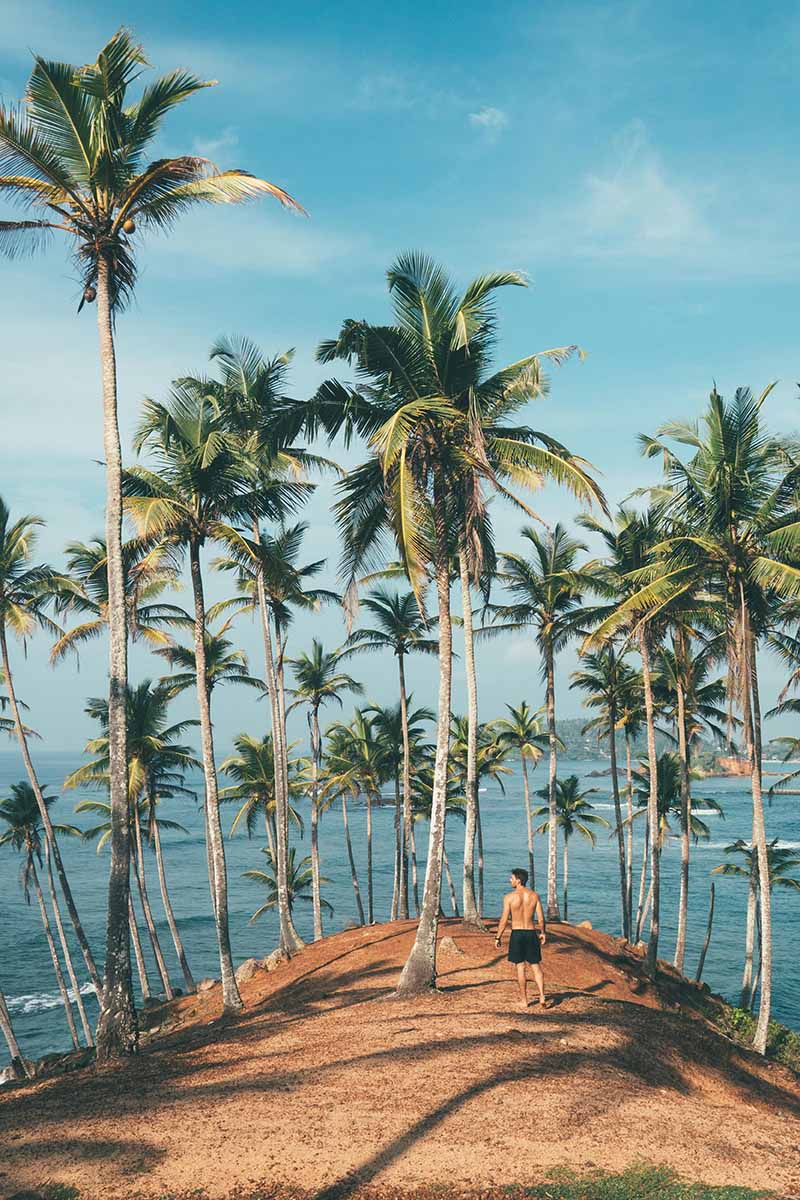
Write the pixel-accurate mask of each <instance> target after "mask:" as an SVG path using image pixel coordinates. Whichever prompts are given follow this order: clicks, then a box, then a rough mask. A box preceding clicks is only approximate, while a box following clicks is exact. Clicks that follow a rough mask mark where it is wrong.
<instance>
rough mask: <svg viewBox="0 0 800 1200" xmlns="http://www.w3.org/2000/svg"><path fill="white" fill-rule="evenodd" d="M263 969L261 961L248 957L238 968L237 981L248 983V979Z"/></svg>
mask: <svg viewBox="0 0 800 1200" xmlns="http://www.w3.org/2000/svg"><path fill="white" fill-rule="evenodd" d="M260 970H261V963H260V962H259V961H258V959H257V958H246V959H245V960H244V962H243V963H240V964H239V966H238V967H237V968H236V982H237V983H247V981H248V979H252V978H253V976H254V975H255V974H256V973H257V972H258V971H260Z"/></svg>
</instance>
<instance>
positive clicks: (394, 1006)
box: [0, 922, 800, 1200]
mask: <svg viewBox="0 0 800 1200" xmlns="http://www.w3.org/2000/svg"><path fill="white" fill-rule="evenodd" d="M441 934H442V935H445V934H451V935H453V936H455V938H456V940H457V942H458V944H459V946H460V947H462V948H463V950H464V951H465V954H464V955H463V956H457V955H453V954H443V953H440V959H439V966H440V971H441V975H440V979H439V984H440V990H439V991H437V992H435V993H431V994H430V995H426V996H424V997H422V998H420V999H415V1000H405V1001H398V1000H395V999H393V998H392V997H391V991H392V987H393V985H394V983H395V981H396V979H397V974H398V970H399V968H400V966H401V964H402V962H403V960H404V958H405V955H406V953H407V951H408V948H409V946H410V943H411V938H412V936H413V926H412V925H411V924H410V923H408V922H405V923H397V924H394V925H382V926H374V927H372V928H370V929H354V930H348V931H346V932H344V933H340V934H337V935H335V936H333V937H330V938H327V939H326V940H325V941H323V942H320V943H317V944H316V945H313V946H309V947H307V948H306V949H305V950H303V951H302V953H301V954H299V955H298V956H297V957H296V958H295V959H293V960H292V962H291V963H288V964H285V965H283V966H282V967H280V968H279V969H278V970H277V971H275V972H273V973H271V974H267V973H266V972H259V974H258V975H257V976H256V978H254V979H253V980H251V981H250V982H249V983H246V984H244V985H243V987H242V992H243V996H244V1000H245V1004H246V1009H245V1012H244V1014H243V1015H241V1016H240V1017H238V1018H236V1019H230V1018H220V1017H219V1015H218V1014H219V1004H220V1000H219V988H215V989H214V990H213V991H211V992H210V993H206V994H204V995H203V996H189V997H186V998H183V999H181V1000H179V1001H177V1002H176V1003H175V1004H174V1005H173V1006H171V1008H170V1014H171V1016H170V1019H174V1020H175V1021H176V1022H177V1025H176V1028H175V1030H174V1031H173V1032H171V1033H168V1034H162V1035H160V1036H158V1037H157V1038H153V1039H152V1040H151V1041H149V1043H147V1044H146V1045H145V1046H144V1047H143V1051H142V1053H141V1055H140V1057H139V1058H138V1059H136V1060H134V1061H132V1062H130V1063H129V1064H126V1065H124V1066H123V1067H121V1068H114V1069H107V1070H104V1071H97V1070H94V1069H88V1070H85V1071H83V1072H80V1073H76V1074H72V1075H68V1076H62V1077H60V1078H58V1079H52V1080H47V1081H43V1082H40V1083H36V1084H30V1085H25V1086H20V1087H15V1088H7V1089H4V1090H3V1093H2V1095H0V1194H2V1195H10V1194H13V1192H14V1191H17V1190H22V1189H23V1188H31V1187H34V1186H36V1185H41V1184H42V1182H43V1181H45V1180H54V1181H59V1182H62V1183H66V1184H72V1185H73V1186H75V1187H77V1188H79V1189H80V1195H81V1200H84V1198H85V1197H86V1198H91V1200H117V1198H120V1197H126V1198H128V1200H130V1198H132V1197H139V1196H147V1197H151V1196H152V1197H161V1196H167V1195H170V1194H189V1192H190V1191H192V1189H206V1191H207V1193H208V1195H209V1196H211V1197H214V1198H217V1197H223V1196H226V1195H227V1194H228V1193H230V1192H232V1191H233V1190H234V1189H236V1188H240V1189H242V1191H241V1193H240V1194H242V1195H244V1194H245V1193H246V1191H247V1189H248V1188H249V1187H250V1186H251V1185H255V1184H256V1183H257V1182H258V1183H263V1184H267V1185H285V1186H286V1187H287V1188H290V1189H301V1190H303V1191H307V1192H310V1193H312V1194H314V1195H317V1196H319V1197H320V1198H321V1200H322V1198H323V1197H324V1198H325V1200H328V1198H329V1197H331V1196H333V1195H334V1194H335V1195H343V1194H348V1193H349V1192H351V1191H356V1190H358V1189H360V1188H364V1187H369V1186H373V1185H374V1186H375V1187H378V1188H390V1189H395V1188H399V1189H409V1190H410V1189H413V1188H414V1187H415V1186H419V1187H423V1186H424V1187H432V1186H433V1187H445V1186H447V1187H449V1188H453V1189H457V1190H473V1189H480V1188H489V1187H492V1186H494V1185H507V1184H526V1183H528V1184H530V1183H533V1182H537V1181H539V1180H541V1179H542V1178H543V1176H544V1175H545V1174H546V1173H547V1172H548V1171H549V1169H551V1168H552V1167H554V1166H559V1165H567V1166H570V1167H573V1168H575V1169H577V1170H583V1169H587V1170H588V1169H590V1168H591V1167H593V1166H601V1167H604V1168H607V1169H609V1170H622V1169H623V1168H625V1167H626V1166H628V1165H629V1164H631V1163H632V1162H635V1161H636V1160H638V1159H642V1158H644V1159H647V1160H649V1161H651V1162H654V1163H659V1164H667V1165H670V1166H673V1167H675V1168H676V1169H677V1170H678V1171H679V1172H680V1173H681V1174H682V1175H684V1176H685V1177H687V1178H688V1179H696V1180H703V1181H705V1182H707V1183H712V1184H739V1185H747V1186H749V1187H752V1188H771V1189H774V1190H775V1191H776V1192H778V1193H780V1194H782V1195H785V1196H795V1195H800V1087H799V1086H798V1080H797V1077H796V1076H794V1075H793V1074H792V1073H791V1072H789V1071H788V1070H786V1069H784V1068H781V1067H779V1066H776V1065H774V1064H769V1063H766V1062H763V1061H761V1060H760V1059H758V1058H757V1057H756V1056H754V1055H752V1054H750V1053H748V1052H746V1051H744V1050H742V1049H740V1048H738V1047H736V1046H735V1045H733V1044H732V1043H731V1042H729V1041H728V1040H727V1039H725V1038H723V1037H721V1036H720V1035H718V1034H717V1033H715V1032H714V1031H713V1030H712V1029H711V1028H710V1027H709V1026H708V1025H707V1024H706V1023H705V1022H704V1021H703V1020H702V1019H701V1018H700V1017H699V1016H698V1015H697V1014H696V1013H693V1012H692V1011H691V1008H692V996H693V995H694V994H695V993H693V991H692V989H689V988H684V987H681V986H680V985H679V984H678V983H677V982H676V981H675V979H674V978H673V979H672V980H671V981H670V979H669V978H668V977H667V978H664V979H663V980H662V982H661V984H660V987H659V990H658V991H657V990H656V988H655V987H654V986H653V985H652V984H651V983H649V982H648V981H647V980H645V979H644V978H643V977H642V975H641V969H640V964H639V963H638V961H637V960H636V959H635V958H633V957H632V956H631V955H630V954H626V953H623V952H622V951H621V949H620V946H619V944H618V943H617V942H615V941H614V940H613V939H611V938H609V937H607V936H606V935H604V934H601V933H596V932H592V931H589V930H586V929H582V928H573V927H571V926H567V925H561V926H555V927H554V928H552V929H551V938H550V940H549V942H548V945H547V947H546V951H545V967H546V972H547V978H548V983H549V988H550V991H551V994H552V996H553V999H554V1007H553V1008H551V1009H550V1010H549V1011H547V1012H540V1011H539V1010H538V1007H534V1008H532V1009H531V1010H530V1014H525V1013H519V1012H516V1011H515V1010H514V1007H513V1006H514V1000H515V996H514V990H513V987H512V984H511V980H510V977H509V969H508V964H507V963H505V961H504V959H503V957H502V956H501V955H500V954H498V952H497V951H496V950H495V949H494V945H493V942H492V939H491V937H490V936H489V935H487V934H483V933H473V932H466V931H464V930H463V929H462V928H461V927H460V926H459V925H458V924H457V923H454V922H446V923H443V924H442V928H441ZM677 1002H680V1007H679V1006H678V1003H677ZM681 1009H682V1011H681ZM158 1019H159V1020H163V1019H164V1018H163V1015H162V1016H160V1017H159V1018H158Z"/></svg>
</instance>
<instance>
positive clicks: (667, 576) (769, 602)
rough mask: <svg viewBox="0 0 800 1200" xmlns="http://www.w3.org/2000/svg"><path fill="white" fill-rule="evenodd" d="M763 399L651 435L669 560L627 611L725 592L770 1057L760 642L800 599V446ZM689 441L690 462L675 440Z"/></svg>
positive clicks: (762, 1030)
mask: <svg viewBox="0 0 800 1200" xmlns="http://www.w3.org/2000/svg"><path fill="white" fill-rule="evenodd" d="M773 386H774V385H772V384H771V385H769V386H768V387H767V388H765V390H764V391H763V392H762V393H761V395H760V396H759V397H755V396H754V395H753V393H752V392H751V391H750V389H749V388H739V389H737V391H736V393H735V395H734V398H733V400H732V401H730V402H726V401H725V400H724V399H723V397H722V396H720V395H719V393H718V392H717V391H716V389H715V390H714V391H713V392H712V393H711V398H710V401H709V405H708V408H707V409H706V412H705V413H704V414H703V418H702V421H701V422H699V423H696V424H670V425H668V426H664V427H663V428H662V429H661V430H660V432H659V436H657V437H655V438H645V439H643V449H644V452H645V453H646V454H648V455H650V456H653V457H656V456H658V457H659V458H660V459H661V461H662V462H663V463H664V467H665V472H666V489H665V493H664V496H665V498H664V500H663V501H662V504H663V508H664V512H665V518H666V520H667V521H668V522H669V528H668V534H669V536H668V538H667V539H666V541H665V542H664V545H663V547H660V548H659V552H660V553H661V554H663V557H664V564H663V567H662V568H660V569H659V570H658V571H657V572H653V577H652V578H651V579H649V580H647V581H646V582H645V584H644V587H642V588H641V589H640V591H639V592H638V593H637V594H636V595H634V596H632V597H631V598H630V600H629V601H628V602H627V605H626V606H624V607H623V610H622V612H621V613H620V614H619V618H618V619H622V620H624V619H625V617H626V616H627V613H626V611H625V608H627V610H628V611H629V610H630V609H632V608H633V607H636V606H638V607H639V608H644V609H645V611H658V610H660V609H662V608H663V607H664V606H665V605H666V604H671V603H672V602H673V601H674V600H675V598H676V596H679V595H680V594H681V593H684V592H689V591H691V590H693V589H697V590H699V589H700V588H703V589H705V590H706V591H707V592H710V593H711V594H712V595H714V596H715V597H716V600H717V605H718V611H719V614H720V623H721V626H722V628H723V630H724V640H725V644H726V648H727V656H728V690H729V694H730V696H731V698H732V700H733V701H735V703H736V707H737V709H738V713H739V717H740V719H741V721H742V729H743V733H744V741H745V746H746V748H747V756H748V760H749V763H750V790H751V795H752V802H753V833H752V842H753V845H754V846H755V847H756V851H757V857H758V862H759V870H760V871H761V873H762V876H763V878H762V879H761V881H760V884H759V893H760V906H761V945H762V977H761V996H760V1003H759V1010H758V1021H757V1027H756V1036H755V1041H754V1045H755V1048H756V1050H757V1051H758V1052H759V1053H761V1054H763V1053H765V1051H766V1045H767V1030H768V1025H769V1014H770V1008H771V1003H772V923H771V909H770V892H769V887H768V884H767V878H768V861H767V835H766V828H765V822H764V803H763V790H762V731H761V723H762V717H761V705H760V699H759V680H758V661H757V655H758V648H759V645H760V644H762V643H763V642H764V641H765V639H766V638H767V637H768V636H769V634H770V632H771V629H772V627H773V626H774V624H775V621H776V609H779V607H780V605H781V603H782V602H785V601H787V600H790V601H793V600H795V599H796V598H797V596H798V594H800V575H798V571H797V567H796V565H795V564H796V562H797V558H798V549H800V520H799V519H798V518H800V509H798V505H797V486H796V485H797V478H798V471H799V470H800V467H798V466H797V465H796V462H795V458H794V449H793V447H792V446H789V445H787V444H786V443H784V442H782V441H781V440H780V439H778V438H775V437H773V436H771V435H770V433H769V431H768V430H767V428H766V426H765V424H764V421H763V418H762V413H761V410H762V407H763V404H764V402H765V400H766V398H767V396H768V395H769V393H770V392H771V390H772V387H773ZM672 440H674V441H676V442H677V443H678V445H679V446H688V447H689V449H690V451H691V457H690V458H689V459H688V461H684V459H682V458H681V457H680V456H679V454H678V453H677V452H676V451H675V450H673V449H672V448H671V446H670V445H669V442H670V441H672Z"/></svg>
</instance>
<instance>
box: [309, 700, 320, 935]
mask: <svg viewBox="0 0 800 1200" xmlns="http://www.w3.org/2000/svg"><path fill="white" fill-rule="evenodd" d="M320 749H321V748H320V736H319V709H318V708H316V707H315V708H314V710H313V713H312V716H311V770H312V776H311V902H312V907H313V909H314V941H315V942H318V941H319V939H320V938H321V937H322V896H321V891H322V888H321V884H320V865H319V763H320Z"/></svg>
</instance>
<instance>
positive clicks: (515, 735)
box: [494, 700, 548, 887]
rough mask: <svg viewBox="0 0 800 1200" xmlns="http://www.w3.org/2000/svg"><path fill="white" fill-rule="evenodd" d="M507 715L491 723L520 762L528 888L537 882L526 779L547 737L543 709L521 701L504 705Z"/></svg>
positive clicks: (536, 761) (542, 750)
mask: <svg viewBox="0 0 800 1200" xmlns="http://www.w3.org/2000/svg"><path fill="white" fill-rule="evenodd" d="M506 708H507V709H508V712H509V716H507V717H500V718H499V719H498V720H497V721H495V723H494V728H495V732H496V734H497V738H498V740H499V741H500V742H503V743H505V744H506V745H507V746H508V747H509V748H510V749H512V750H514V751H515V752H516V753H517V754H518V755H519V757H520V761H521V762H522V787H523V793H524V796H525V822H526V825H527V831H528V874H529V875H530V882H531V887H535V885H536V868H535V863H534V859H533V818H532V813H531V794H530V784H529V782H528V763H529V762H530V763H532V764H533V768H534V769H535V768H536V767H537V765H538V763H539V762H540V760H541V758H542V756H543V755H544V748H545V746H546V745H547V744H548V738H547V735H546V734H545V733H543V732H542V722H541V719H540V714H541V713H542V711H543V710H542V709H538V711H537V712H534V711H533V710H532V709H531V708H529V707H528V702H527V700H523V701H522V703H521V704H520V705H519V707H518V708H514V706H513V705H511V704H507V705H506Z"/></svg>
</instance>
